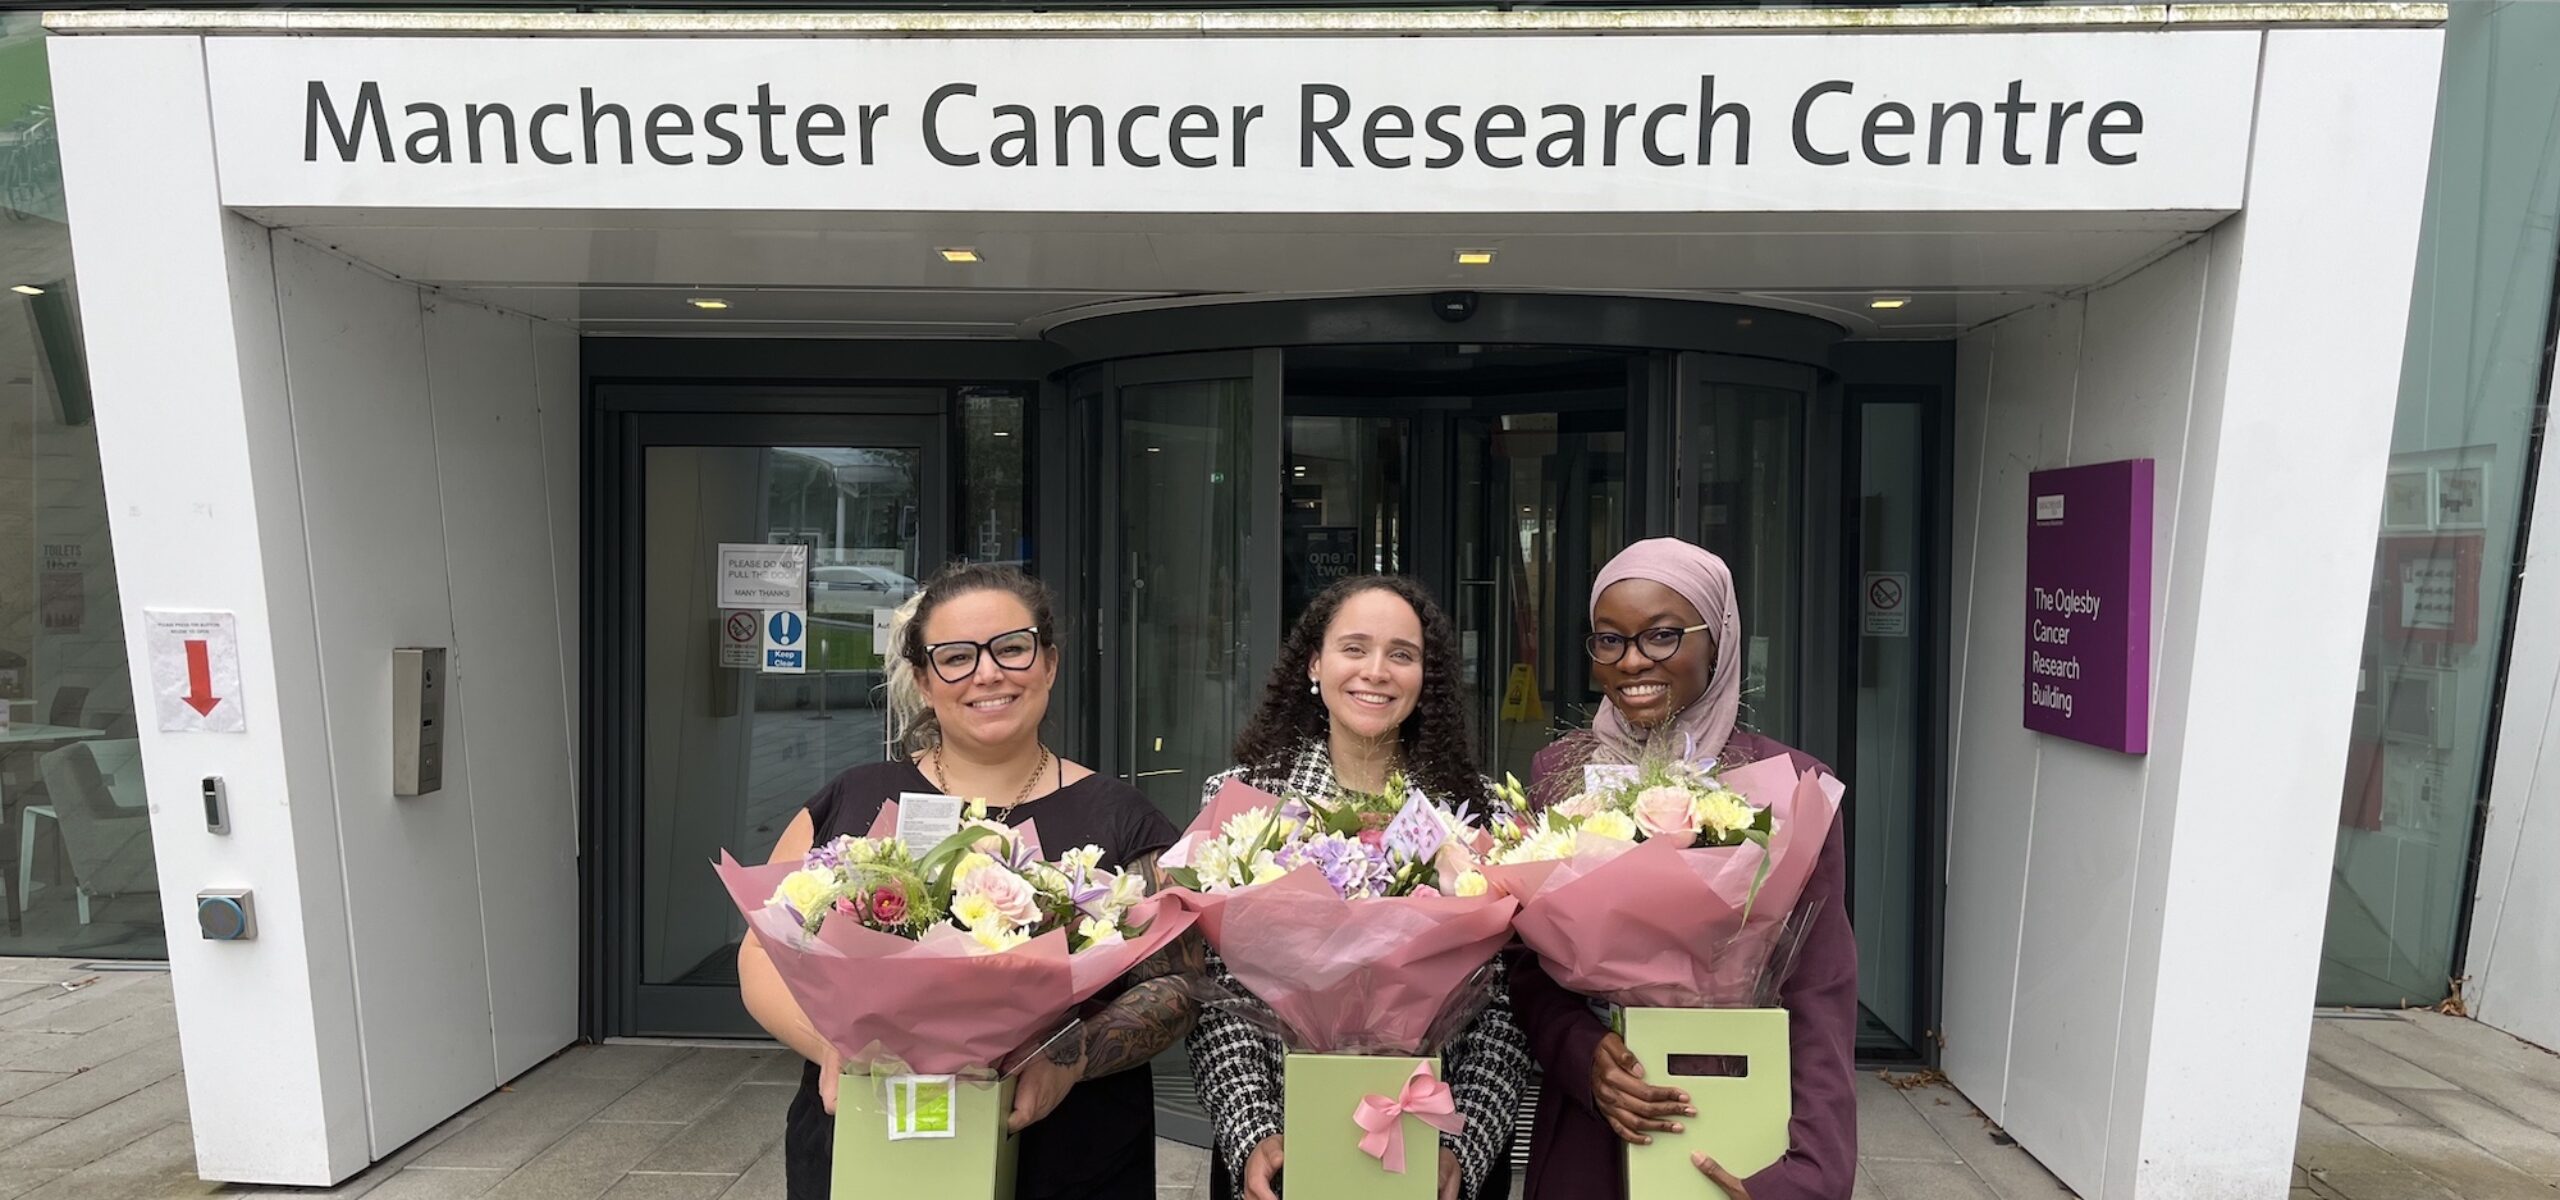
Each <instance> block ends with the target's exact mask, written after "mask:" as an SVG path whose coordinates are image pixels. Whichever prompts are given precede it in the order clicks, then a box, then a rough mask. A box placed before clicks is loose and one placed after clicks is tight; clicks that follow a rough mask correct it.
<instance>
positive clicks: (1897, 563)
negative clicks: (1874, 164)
mask: <svg viewBox="0 0 2560 1200" xmlns="http://www.w3.org/2000/svg"><path fill="white" fill-rule="evenodd" d="M1859 413H1860V416H1859V418H1858V420H1859V455H1858V461H1859V483H1858V496H1859V509H1860V511H1859V514H1858V524H1857V530H1858V540H1859V544H1858V562H1859V575H1858V587H1859V592H1860V595H1859V606H1858V640H1857V643H1856V653H1857V656H1858V658H1857V663H1856V664H1855V670H1856V672H1857V675H1856V679H1857V689H1858V690H1857V698H1858V720H1857V750H1856V756H1855V758H1853V759H1852V760H1851V762H1852V763H1853V764H1854V766H1855V768H1856V769H1855V779H1856V784H1857V789H1858V791H1857V803H1856V804H1855V805H1854V806H1852V809H1851V811H1850V814H1849V829H1850V835H1851V837H1850V846H1849V854H1850V859H1851V881H1850V885H1849V905H1850V911H1849V924H1850V925H1851V926H1852V927H1853V928H1855V929H1856V930H1857V934H1858V999H1859V1001H1860V1002H1861V1003H1862V1004H1864V1006H1865V1008H1866V1012H1867V1019H1868V1021H1869V1022H1870V1023H1871V1025H1873V1026H1875V1027H1877V1032H1880V1033H1883V1034H1885V1035H1887V1036H1888V1037H1889V1039H1890V1043H1893V1044H1899V1045H1901V1046H1905V1047H1909V1046H1917V1045H1919V1044H1920V1031H1919V1029H1918V1027H1917V1021H1916V1017H1917V1015H1918V1003H1917V1001H1918V997H1917V995H1916V992H1917V987H1918V979H1917V977H1916V973H1917V971H1918V967H1917V966H1916V965H1915V963H1914V962H1913V957H1914V955H1915V954H1916V952H1917V951H1918V949H1919V942H1920V925H1919V923H1920V920H1921V918H1922V914H1923V913H1924V912H1925V911H1926V910H1925V907H1924V905H1923V904H1922V903H1921V899H1920V897H1921V891H1920V884H1919V881H1918V879H1917V878H1916V876H1917V874H1918V867H1919V865H1920V848H1919V846H1920V837H1921V830H1920V821H1921V819H1922V813H1923V812H1925V811H1926V810H1925V809H1924V808H1923V804H1924V797H1925V789H1924V784H1923V782H1922V777H1921V772H1922V771H1923V770H1924V769H1925V767H1926V764H1927V757H1926V754H1925V747H1924V742H1925V739H1927V738H1928V736H1929V733H1930V730H1929V726H1928V721H1927V710H1926V709H1925V708H1924V707H1923V706H1924V705H1925V704H1926V703H1928V701H1929V699H1930V695H1929V688H1928V684H1927V670H1928V666H1927V663H1926V661H1925V658H1924V652H1925V651H1926V650H1927V649H1928V648H1929V647H1930V646H1931V645H1932V644H1933V643H1932V642H1931V641H1930V640H1929V639H1930V637H1931V634H1932V631H1931V630H1929V629H1927V628H1925V627H1922V626H1921V624H1920V618H1919V615H1918V614H1916V613H1915V612H1914V611H1913V605H1914V604H1915V603H1916V601H1917V595H1916V594H1915V593H1916V588H1915V585H1916V584H1919V583H1923V582H1925V581H1927V580H1928V579H1929V578H1930V577H1931V574H1932V573H1931V571H1930V570H1929V567H1930V565H1931V564H1929V563H1928V562H1927V561H1926V560H1925V559H1924V557H1923V556H1924V555H1925V554H1927V553H1928V551H1929V545H1928V541H1927V534H1926V532H1925V529H1926V526H1927V522H1928V519H1929V501H1930V497H1929V495H1928V494H1927V493H1926V492H1925V491H1924V490H1923V480H1924V479H1925V478H1926V469H1927V457H1928V446H1929V438H1928V428H1929V426H1928V417H1927V414H1926V413H1924V412H1923V411H1922V410H1921V407H1920V405H1918V404H1913V403H1869V404H1865V405H1862V406H1860V408H1859Z"/></svg>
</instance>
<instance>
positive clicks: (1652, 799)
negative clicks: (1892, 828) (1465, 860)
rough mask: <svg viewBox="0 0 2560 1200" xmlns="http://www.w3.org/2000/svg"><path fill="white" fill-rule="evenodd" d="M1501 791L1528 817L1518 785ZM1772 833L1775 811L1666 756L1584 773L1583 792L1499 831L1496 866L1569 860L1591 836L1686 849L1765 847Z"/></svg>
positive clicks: (1509, 783) (1510, 783) (1507, 782)
mask: <svg viewBox="0 0 2560 1200" xmlns="http://www.w3.org/2000/svg"><path fill="white" fill-rule="evenodd" d="M1605 766H1606V764H1586V768H1588V767H1605ZM1503 789H1504V792H1505V793H1506V794H1507V795H1508V796H1509V797H1511V798H1512V799H1513V803H1514V805H1515V806H1516V811H1520V812H1526V811H1527V808H1528V804H1527V800H1526V798H1525V797H1524V796H1523V795H1522V792H1521V788H1520V784H1519V781H1517V780H1514V779H1511V778H1508V777H1505V778H1504V780H1503ZM1770 825H1771V818H1770V810H1769V808H1768V807H1767V806H1766V805H1760V806H1755V805H1753V804H1752V803H1751V801H1750V800H1748V799H1746V798H1744V797H1743V795H1742V793H1740V792H1737V791H1734V790H1733V789H1732V788H1730V787H1728V786H1726V785H1725V783H1724V782H1723V781H1722V780H1720V779H1719V778H1718V777H1717V776H1716V775H1715V773H1714V769H1713V768H1712V767H1709V766H1701V765H1698V764H1695V763H1691V762H1688V761H1686V760H1684V759H1676V758H1670V757H1669V756H1667V755H1664V756H1657V757H1655V758H1654V759H1653V760H1651V761H1648V762H1643V763H1639V764H1631V765H1630V767H1629V768H1628V769H1624V770H1607V769H1602V770H1596V771H1594V770H1589V769H1586V772H1585V783H1584V787H1583V789H1582V790H1581V791H1578V792H1575V793H1572V794H1571V795H1569V796H1566V797H1565V798H1564V799H1563V800H1561V801H1559V802H1557V803H1555V804H1553V805H1550V806H1548V807H1546V808H1544V809H1541V810H1539V811H1538V812H1537V813H1536V814H1535V815H1534V816H1529V817H1523V818H1521V819H1518V820H1514V821H1511V822H1506V823H1502V824H1497V825H1496V826H1494V829H1493V839H1494V851H1493V855H1492V859H1491V861H1492V862H1493V863H1494V864H1495V865H1497V866H1517V865H1520V864H1523V863H1533V862H1560V861H1564V860H1569V859H1572V858H1574V857H1575V856H1576V854H1577V852H1578V851H1579V850H1580V848H1581V839H1582V838H1583V837H1584V836H1585V835H1588V836H1591V837H1593V838H1597V839H1606V840H1607V842H1609V843H1612V844H1614V843H1625V844H1627V845H1633V844H1635V843H1638V842H1648V841H1653V840H1655V839H1657V838H1663V839H1669V840H1671V841H1673V842H1675V843H1677V844H1678V845H1680V846H1682V847H1718V846H1739V845H1742V844H1743V843H1745V842H1750V843H1754V844H1757V845H1761V846H1766V845H1768V843H1769V833H1770Z"/></svg>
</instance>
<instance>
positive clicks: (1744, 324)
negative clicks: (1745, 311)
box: [1733, 317, 1751, 329]
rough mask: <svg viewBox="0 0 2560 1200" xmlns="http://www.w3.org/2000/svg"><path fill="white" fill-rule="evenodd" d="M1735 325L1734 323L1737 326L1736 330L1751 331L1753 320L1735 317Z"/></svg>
mask: <svg viewBox="0 0 2560 1200" xmlns="http://www.w3.org/2000/svg"><path fill="white" fill-rule="evenodd" d="M1733 323H1734V325H1735V327H1736V328H1741V329H1749V328H1751V318H1749V317H1735V318H1734V319H1733Z"/></svg>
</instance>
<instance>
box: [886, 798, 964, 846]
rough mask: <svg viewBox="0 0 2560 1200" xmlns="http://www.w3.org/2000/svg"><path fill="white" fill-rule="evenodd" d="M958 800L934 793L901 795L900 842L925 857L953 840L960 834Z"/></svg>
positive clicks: (899, 813)
mask: <svg viewBox="0 0 2560 1200" xmlns="http://www.w3.org/2000/svg"><path fill="white" fill-rule="evenodd" d="M963 807H964V804H963V802H962V801H961V799H960V798H959V797H958V796H937V795H934V794H932V793H931V792H900V793H898V840H899V841H902V842H905V843H906V844H907V849H909V850H912V851H914V852H915V853H916V854H917V856H919V857H921V856H923V855H925V854H927V853H930V852H931V851H932V850H933V848H934V847H936V846H939V845H941V844H942V843H944V842H947V841H950V840H951V835H952V834H955V833H958V832H960V810H961V809H962V808H963Z"/></svg>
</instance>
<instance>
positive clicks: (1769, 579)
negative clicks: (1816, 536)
mask: <svg viewBox="0 0 2560 1200" xmlns="http://www.w3.org/2000/svg"><path fill="white" fill-rule="evenodd" d="M1704 396H1705V401H1706V404H1705V408H1706V412H1705V414H1704V415H1705V419H1704V420H1703V421H1701V422H1700V423H1699V424H1698V425H1697V426H1696V427H1695V429H1694V433H1695V435H1696V436H1695V437H1694V439H1693V440H1692V441H1691V443H1690V444H1692V445H1694V447H1695V453H1694V454H1693V456H1692V457H1691V460H1690V464H1689V469H1690V470H1691V471H1692V472H1694V473H1695V477H1696V479H1697V480H1698V493H1699V506H1700V507H1699V512H1698V530H1699V543H1700V544H1701V545H1704V546H1705V547H1706V548H1707V549H1709V550H1713V551H1715V552H1716V553H1717V554H1719V555H1722V556H1723V557H1724V560H1725V562H1726V564H1727V565H1729V566H1731V567H1732V568H1733V585H1734V588H1735V590H1736V591H1738V592H1739V593H1740V594H1741V598H1742V642H1743V654H1744V658H1743V676H1742V724H1743V725H1744V727H1746V728H1750V729H1755V730H1758V731H1759V732H1761V733H1764V734H1767V735H1769V736H1770V737H1773V738H1776V739H1778V740H1779V741H1782V742H1788V743H1790V744H1792V743H1794V742H1795V741H1796V739H1797V737H1798V729H1799V719H1800V715H1801V714H1800V710H1799V705H1800V704H1801V703H1802V701H1801V699H1800V696H1801V689H1802V685H1801V682H1800V681H1799V679H1798V678H1797V676H1798V674H1799V672H1798V670H1797V664H1799V663H1801V662H1802V661H1803V658H1802V654H1801V651H1802V641H1801V634H1800V632H1799V627H1800V625H1801V624H1802V618H1801V616H1800V611H1801V610H1800V605H1799V597H1800V594H1801V585H1800V581H1801V580H1802V578H1803V573H1804V544H1803V537H1802V531H1803V529H1804V511H1803V504H1804V483H1803V477H1802V473H1801V471H1800V470H1799V468H1798V464H1800V463H1802V462H1803V461H1804V444H1803V438H1804V425H1803V405H1804V397H1803V396H1802V395H1801V394H1799V393H1796V392H1792V391H1786V390H1783V389H1779V388H1764V387H1750V386H1745V385H1740V384H1728V383H1709V384H1707V385H1705V387H1704Z"/></svg>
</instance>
